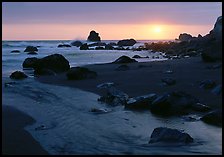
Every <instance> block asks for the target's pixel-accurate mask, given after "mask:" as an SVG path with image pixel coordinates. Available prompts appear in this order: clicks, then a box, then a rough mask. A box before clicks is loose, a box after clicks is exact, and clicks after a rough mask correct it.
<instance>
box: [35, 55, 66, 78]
mask: <svg viewBox="0 0 224 157" xmlns="http://www.w3.org/2000/svg"><path fill="white" fill-rule="evenodd" d="M46 69H48V70H46ZM69 69H70V65H69V62H68V60H67V59H66V58H65V57H64V56H62V55H61V54H52V55H49V56H47V57H44V58H41V59H38V60H37V61H36V62H35V66H34V70H35V71H34V72H35V74H36V75H41V74H42V73H43V71H49V70H50V71H52V72H54V73H60V72H65V71H67V70H69Z"/></svg>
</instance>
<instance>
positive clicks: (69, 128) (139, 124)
mask: <svg viewBox="0 0 224 157" xmlns="http://www.w3.org/2000/svg"><path fill="white" fill-rule="evenodd" d="M25 47H26V46H23V47H19V46H18V47H17V49H21V50H22V49H24V48H25ZM13 49H14V47H13V48H9V47H5V48H4V46H3V56H2V67H3V68H2V104H3V105H9V106H12V107H15V108H17V109H18V110H20V111H23V112H25V113H26V114H28V115H30V116H31V117H33V118H34V119H35V120H36V122H35V123H34V124H32V125H29V126H26V127H25V130H27V131H28V132H29V133H30V134H31V135H32V136H33V137H34V139H35V140H36V141H38V142H39V143H40V145H41V146H42V147H43V148H44V149H45V150H47V151H48V152H49V154H52V155H58V154H61V155H63V154H111V155H116V154H149V155H152V154H189V155H193V154H198V155H201V154H222V128H220V127H216V126H212V125H208V124H206V123H204V122H202V121H193V122H192V121H186V120H185V119H184V117H171V118H163V117H157V116H155V115H152V114H151V112H150V111H131V110H126V109H124V106H116V107H112V106H109V105H107V104H103V103H100V102H98V101H97V99H98V98H99V95H97V94H94V93H90V92H86V91H82V90H80V89H77V88H71V87H64V86H56V85H49V84H44V83H40V82H38V81H36V80H35V79H34V77H33V75H32V72H29V71H25V72H26V74H28V75H29V77H28V78H27V79H24V80H19V81H16V80H11V79H10V78H9V75H10V74H11V73H12V72H13V71H15V70H20V71H22V66H21V65H22V62H23V61H24V59H25V58H27V57H30V56H28V55H26V54H24V53H23V52H22V53H20V54H11V53H10V51H11V50H13ZM46 49H48V50H49V54H50V53H52V52H58V53H60V52H61V51H62V49H59V50H58V49H57V48H54V49H53V50H52V49H49V48H46V47H44V46H43V48H40V50H39V51H38V53H39V54H38V56H37V57H40V56H41V57H42V56H46V55H48V54H47V53H42V52H45V51H46ZM50 50H51V51H50ZM64 52H65V54H64V56H65V57H66V58H67V59H68V60H69V61H70V62H71V64H72V65H85V64H90V63H93V62H92V61H93V60H94V59H93V58H94V57H96V56H97V55H98V56H100V55H101V54H100V51H97V52H96V55H95V56H94V53H93V52H91V53H92V54H91V55H88V52H87V51H83V54H81V52H80V51H77V50H76V49H65V50H64ZM75 52H77V53H75ZM79 53H80V54H79ZM138 53H140V54H141V55H143V56H144V55H146V54H147V55H149V53H148V52H138ZM61 54H63V53H61ZM122 54H129V55H130V56H133V54H134V52H131V54H130V53H128V52H126V51H123V52H122V51H121V52H119V53H117V54H115V55H114V53H110V55H109V56H106V55H101V57H99V58H100V59H99V60H98V61H99V62H100V63H102V62H109V61H110V60H112V61H113V60H114V59H116V58H118V56H121V55H122ZM135 54H136V53H135ZM79 55H81V57H80V56H79ZM69 56H70V57H69ZM77 56H78V57H77ZM82 56H84V57H82ZM86 56H90V57H89V58H88V57H86ZM103 57H104V58H103ZM77 58H79V60H78V59H77ZM161 59H162V58H161ZM76 60H77V62H76ZM78 61H79V62H78ZM71 64H70V65H71ZM9 82H11V84H9V85H7V86H5V83H9ZM92 108H100V109H105V110H107V111H108V112H107V113H102V114H97V113H94V112H90V110H91V109H92ZM12 125H13V124H12ZM156 127H170V128H176V129H180V130H184V131H185V132H186V133H189V134H190V135H191V136H192V137H193V138H194V142H193V143H191V144H188V145H171V144H169V145H156V144H154V145H152V144H148V141H149V140H150V135H151V133H152V132H153V130H154V129H155V128H156Z"/></svg>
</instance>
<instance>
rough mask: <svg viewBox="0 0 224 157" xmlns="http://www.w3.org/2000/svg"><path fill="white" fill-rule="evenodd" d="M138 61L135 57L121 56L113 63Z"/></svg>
mask: <svg viewBox="0 0 224 157" xmlns="http://www.w3.org/2000/svg"><path fill="white" fill-rule="evenodd" d="M134 62H137V61H136V60H135V59H131V58H129V57H128V56H121V57H119V58H118V59H116V60H115V61H114V62H112V63H118V64H119V63H134Z"/></svg>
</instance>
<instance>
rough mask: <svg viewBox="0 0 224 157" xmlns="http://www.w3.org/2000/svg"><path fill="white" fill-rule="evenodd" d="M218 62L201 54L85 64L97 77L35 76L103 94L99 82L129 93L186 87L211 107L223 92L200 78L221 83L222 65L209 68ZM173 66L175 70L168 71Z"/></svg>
mask: <svg viewBox="0 0 224 157" xmlns="http://www.w3.org/2000/svg"><path fill="white" fill-rule="evenodd" d="M216 64H219V63H204V62H203V61H202V60H201V57H190V58H183V59H175V60H166V61H153V62H138V63H129V64H126V65H127V66H128V67H129V70H126V71H118V70H116V68H118V67H119V66H120V65H123V64H111V63H105V64H92V65H86V66H83V67H86V68H88V69H89V70H92V71H95V72H97V74H98V76H97V77H96V78H95V79H85V80H67V78H66V73H61V74H57V75H56V76H40V77H37V78H35V79H36V80H37V81H39V82H41V83H47V84H52V85H60V86H68V87H73V88H79V89H81V90H84V91H89V92H92V93H96V94H98V95H102V93H101V91H100V90H99V89H97V87H96V86H97V85H99V84H101V83H105V82H114V83H115V87H116V88H118V89H120V90H121V91H123V92H125V93H127V94H128V95H129V97H136V96H141V95H146V94H150V93H155V94H163V93H165V92H172V91H175V90H178V91H184V92H186V93H188V94H191V95H193V96H195V97H196V98H198V99H199V100H200V101H201V102H202V103H204V104H206V105H208V106H210V107H212V108H221V107H222V95H221V94H219V95H215V94H213V93H211V90H207V89H202V88H200V87H199V86H200V82H201V81H203V80H206V79H210V80H214V81H215V83H216V85H218V84H222V67H221V68H217V69H209V68H208V67H210V66H213V65H216ZM167 70H172V71H173V73H172V74H168V73H165V72H166V71H167ZM163 78H174V79H175V80H176V84H175V85H172V86H165V85H163V83H162V81H161V79H163Z"/></svg>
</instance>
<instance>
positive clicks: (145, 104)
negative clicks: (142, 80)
mask: <svg viewBox="0 0 224 157" xmlns="http://www.w3.org/2000/svg"><path fill="white" fill-rule="evenodd" d="M156 98H157V95H156V94H154V93H151V94H148V95H143V96H138V97H134V98H130V99H128V101H127V104H125V108H127V109H134V110H136V109H137V110H138V109H140V110H142V109H149V105H150V104H151V103H152V101H153V100H155V99H156Z"/></svg>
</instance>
